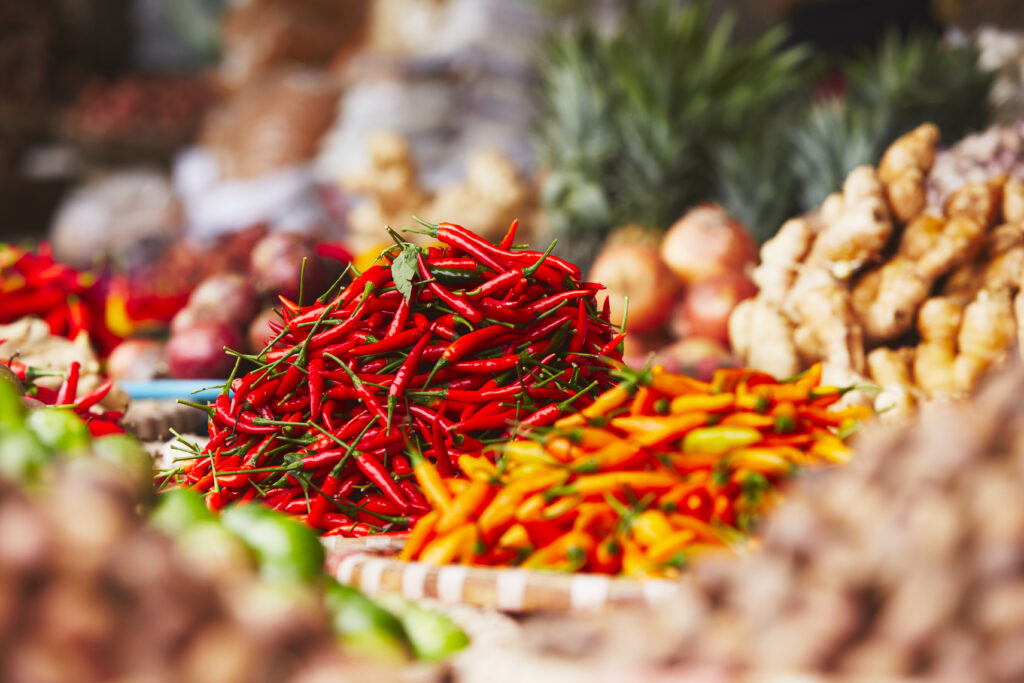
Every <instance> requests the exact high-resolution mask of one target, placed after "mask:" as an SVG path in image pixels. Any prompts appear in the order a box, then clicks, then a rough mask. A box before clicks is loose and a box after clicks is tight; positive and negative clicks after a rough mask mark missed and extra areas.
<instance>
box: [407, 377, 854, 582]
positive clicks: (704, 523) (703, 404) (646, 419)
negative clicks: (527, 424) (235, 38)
mask: <svg viewBox="0 0 1024 683" xmlns="http://www.w3.org/2000/svg"><path fill="white" fill-rule="evenodd" d="M622 374H623V376H624V377H626V379H625V381H623V382H622V383H620V384H618V385H617V386H615V387H613V388H611V389H609V390H607V391H605V392H604V393H602V394H601V395H600V396H599V397H598V398H597V399H596V400H595V401H594V402H593V403H592V404H591V405H590V406H588V407H586V408H584V409H583V410H581V411H580V412H578V413H575V414H572V415H569V416H566V417H564V418H562V419H560V420H558V421H557V422H556V423H555V424H554V426H553V428H551V429H547V430H534V431H533V433H532V434H531V438H525V439H520V440H516V441H512V442H510V443H509V444H507V445H506V446H505V447H504V448H503V449H502V455H501V457H500V458H498V460H497V462H496V463H495V462H493V459H492V458H489V457H487V456H486V455H485V454H480V455H476V456H474V455H462V456H461V457H459V459H458V466H459V469H460V470H461V472H462V473H463V474H464V475H465V478H447V479H443V478H441V477H440V476H439V474H438V473H437V470H436V469H434V467H433V466H432V464H431V463H430V462H428V461H427V460H426V459H419V460H418V461H417V462H416V463H415V467H414V472H415V475H416V479H417V481H418V483H419V485H420V488H421V490H422V491H423V492H424V494H425V495H426V496H427V498H428V499H429V501H430V503H431V507H432V510H431V512H430V513H428V514H427V515H425V516H424V517H422V518H421V519H420V521H419V522H418V523H417V524H416V526H415V527H414V528H413V530H412V532H411V533H410V536H409V539H408V541H407V543H406V545H405V547H404V549H403V551H402V554H401V557H402V559H405V560H419V561H422V562H428V563H433V564H451V563H463V564H474V565H491V566H519V567H523V568H530V569H547V570H562V571H584V572H596V573H603V574H625V575H628V576H661V577H671V576H674V575H676V574H677V573H678V572H679V570H680V569H681V568H682V567H683V566H685V565H686V563H687V562H688V560H689V559H690V558H691V557H692V556H693V555H694V554H695V553H700V552H706V551H709V550H729V549H735V548H736V546H738V545H742V544H744V543H746V542H747V541H748V540H749V538H750V537H749V536H748V535H747V533H746V532H747V530H748V524H749V522H750V521H751V520H752V519H753V518H755V517H756V516H758V515H759V514H761V513H763V512H764V510H765V509H766V508H767V507H768V506H769V505H770V504H771V502H772V501H773V500H774V499H775V498H776V497H777V495H776V484H778V483H779V481H780V480H781V479H783V478H785V477H787V476H789V475H790V474H792V473H793V472H794V471H795V470H797V469H799V468H801V467H805V466H812V465H819V464H839V463H843V462H845V461H846V460H847V459H848V457H849V455H850V450H849V449H848V447H847V446H846V445H845V443H844V442H843V440H842V438H841V435H842V434H844V433H848V432H849V431H851V430H852V429H853V428H855V427H856V425H857V424H859V422H860V421H861V420H863V419H866V418H868V417H869V416H870V415H871V411H870V409H869V408H866V407H864V406H856V407H852V408H847V409H845V410H836V411H830V410H828V408H829V406H831V405H832V404H834V403H835V402H837V401H838V400H839V399H840V398H841V396H842V394H843V393H844V390H843V389H840V388H838V387H831V386H819V383H820V380H821V367H820V365H818V366H814V367H812V368H811V369H810V370H808V371H807V372H805V373H804V374H802V375H800V376H798V377H797V378H794V379H792V380H789V381H783V382H779V381H776V380H775V379H774V378H773V377H771V376H769V375H766V374H764V373H760V372H754V371H750V370H736V369H722V370H719V371H717V372H716V373H715V375H714V378H713V380H712V381H711V382H710V383H705V382H701V381H698V380H694V379H691V378H689V377H685V376H681V375H673V374H669V373H666V372H664V371H662V370H661V369H660V368H657V367H656V368H654V369H652V370H649V371H646V372H635V373H634V372H631V371H623V373H622Z"/></svg>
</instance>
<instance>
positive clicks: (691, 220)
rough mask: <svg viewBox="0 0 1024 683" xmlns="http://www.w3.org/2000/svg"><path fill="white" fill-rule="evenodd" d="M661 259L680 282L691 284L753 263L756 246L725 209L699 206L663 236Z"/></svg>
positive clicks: (707, 205)
mask: <svg viewBox="0 0 1024 683" xmlns="http://www.w3.org/2000/svg"><path fill="white" fill-rule="evenodd" d="M661 257H662V259H664V261H665V263H666V264H667V265H668V267H669V268H670V269H671V270H672V272H674V273H675V274H676V276H678V277H679V279H681V280H682V281H683V282H686V283H688V284H693V283H696V282H700V281H701V280H704V279H706V278H708V277H711V276H713V275H717V274H719V273H722V272H725V271H727V270H743V269H744V268H745V267H746V266H747V265H748V264H751V263H753V262H754V261H756V260H757V244H756V243H755V242H754V239H753V238H752V237H751V236H750V234H749V233H748V232H747V231H746V229H745V228H744V227H743V226H742V225H741V224H740V223H739V221H737V220H736V219H735V218H733V217H732V216H731V215H730V214H729V213H728V212H727V211H726V210H725V209H723V208H722V207H720V206H717V205H715V204H701V205H700V206H698V207H696V208H694V209H692V210H690V211H689V212H688V213H687V214H686V215H685V216H683V217H682V218H680V219H679V220H678V221H676V222H675V224H674V225H673V226H672V227H671V228H669V230H668V232H667V233H665V239H664V240H662V242H661Z"/></svg>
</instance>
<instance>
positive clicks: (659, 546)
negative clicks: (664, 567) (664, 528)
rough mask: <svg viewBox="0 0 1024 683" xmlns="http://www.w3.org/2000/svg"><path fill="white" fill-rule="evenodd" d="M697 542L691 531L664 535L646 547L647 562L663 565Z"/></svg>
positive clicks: (683, 530) (694, 534) (685, 530)
mask: <svg viewBox="0 0 1024 683" xmlns="http://www.w3.org/2000/svg"><path fill="white" fill-rule="evenodd" d="M695 540H697V534H696V533H694V531H693V529H682V530H681V531H674V532H670V533H668V534H666V535H665V536H664V537H662V538H659V539H657V540H656V541H655V542H654V543H651V544H649V545H648V547H647V560H648V561H649V562H651V563H653V564H664V563H665V562H668V561H669V560H671V559H672V558H673V557H674V556H675V555H676V554H678V553H679V552H681V551H682V550H683V549H684V548H685V547H686V546H688V545H691V544H692V543H693V542H694V541H695Z"/></svg>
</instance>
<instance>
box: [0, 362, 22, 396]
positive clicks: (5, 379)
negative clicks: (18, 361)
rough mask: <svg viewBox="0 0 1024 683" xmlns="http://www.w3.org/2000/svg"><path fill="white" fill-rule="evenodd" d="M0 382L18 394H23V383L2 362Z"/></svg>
mask: <svg viewBox="0 0 1024 683" xmlns="http://www.w3.org/2000/svg"><path fill="white" fill-rule="evenodd" d="M0 384H7V385H9V386H10V387H12V388H13V389H14V390H15V391H16V392H17V393H18V395H19V396H23V395H24V394H25V385H23V384H22V383H21V380H20V379H18V376H17V375H15V374H14V372H13V371H12V370H11V369H10V368H9V367H7V366H6V365H4V364H3V363H0Z"/></svg>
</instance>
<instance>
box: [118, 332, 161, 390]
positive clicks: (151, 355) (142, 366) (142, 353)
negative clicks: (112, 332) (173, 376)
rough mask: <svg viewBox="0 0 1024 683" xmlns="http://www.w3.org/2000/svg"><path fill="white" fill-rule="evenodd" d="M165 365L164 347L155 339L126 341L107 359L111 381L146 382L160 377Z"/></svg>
mask: <svg viewBox="0 0 1024 683" xmlns="http://www.w3.org/2000/svg"><path fill="white" fill-rule="evenodd" d="M163 365H164V345H163V344H162V343H160V342H158V341H157V340H155V339H126V340H125V341H123V342H121V343H120V344H118V345H117V347H116V348H115V349H114V350H113V351H112V352H111V354H110V357H109V358H107V374H108V375H110V377H111V379H115V380H129V381H140V382H142V381H146V380H150V379H153V378H154V377H156V376H157V375H159V374H160V373H161V371H162V369H163Z"/></svg>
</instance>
